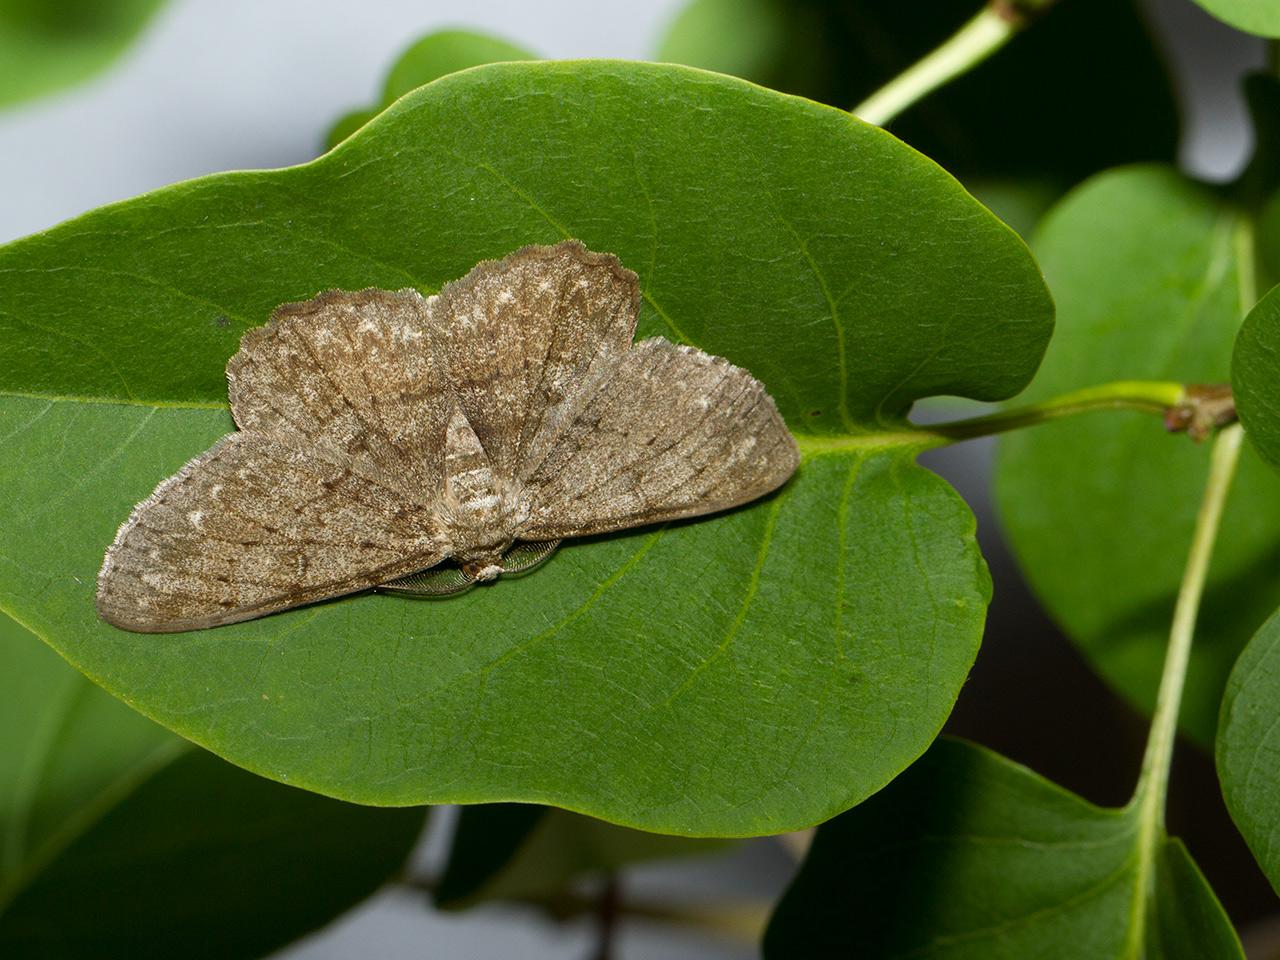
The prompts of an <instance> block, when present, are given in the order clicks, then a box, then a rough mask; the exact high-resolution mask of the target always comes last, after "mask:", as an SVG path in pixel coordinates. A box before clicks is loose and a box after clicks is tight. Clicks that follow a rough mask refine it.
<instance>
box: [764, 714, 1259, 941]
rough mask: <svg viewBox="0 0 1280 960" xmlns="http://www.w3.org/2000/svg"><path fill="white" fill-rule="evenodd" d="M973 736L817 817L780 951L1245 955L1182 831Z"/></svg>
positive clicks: (943, 743)
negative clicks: (1049, 776)
mask: <svg viewBox="0 0 1280 960" xmlns="http://www.w3.org/2000/svg"><path fill="white" fill-rule="evenodd" d="M1140 818H1141V814H1140V813H1139V811H1138V809H1137V808H1132V807H1131V808H1126V809H1123V810H1109V809H1104V808H1101V807H1095V806H1093V805H1092V804H1090V803H1087V802H1085V801H1084V800H1082V799H1081V798H1079V797H1077V796H1076V795H1074V794H1072V793H1068V792H1067V791H1065V790H1063V789H1062V788H1060V787H1058V786H1055V785H1054V784H1052V783H1050V782H1049V781H1047V780H1045V779H1043V778H1042V777H1039V776H1037V775H1036V774H1035V773H1033V772H1031V771H1030V770H1028V769H1026V768H1025V767H1022V766H1019V765H1018V764H1015V763H1012V762H1011V761H1009V760H1006V759H1004V758H1003V757H1000V756H998V755H996V754H994V753H991V752H990V751H988V750H985V749H983V748H981V747H978V746H975V745H973V744H969V743H965V742H962V741H954V740H945V739H944V740H940V741H938V742H937V743H936V744H935V745H934V746H933V747H932V748H931V749H930V751H929V752H928V753H927V754H926V755H925V756H924V758H922V759H921V760H920V762H919V763H917V764H916V765H915V766H913V767H912V768H911V769H910V770H908V771H907V772H906V773H904V774H903V775H902V776H901V777H899V778H898V779H897V780H895V781H894V782H893V783H892V784H891V785H890V786H889V787H887V788H886V789H885V790H884V791H883V792H881V793H880V794H878V795H876V796H875V797H873V798H872V799H871V800H869V801H868V802H867V803H865V804H863V805H862V806H861V807H859V808H857V809H856V810H851V811H849V812H848V813H845V814H843V815H842V816H840V817H838V818H836V819H835V820H833V821H831V822H830V823H827V824H824V825H823V826H821V827H819V828H818V834H817V837H816V838H815V839H814V843H813V846H812V848H811V849H810V852H809V856H808V858H807V859H806V860H805V863H804V865H803V866H802V867H801V870H800V874H799V875H798V876H797V877H796V879H795V881H794V882H793V883H792V885H791V887H790V889H789V890H788V891H787V893H786V894H785V896H784V897H783V899H782V901H781V902H780V903H779V905H778V908H777V911H776V912H775V914H774V916H773V919H772V921H771V922H770V925H769V930H768V933H767V934H766V936H765V956H766V957H767V958H770V960H774V958H783V957H806V958H809V957H812V958H814V960H819V958H828V957H831V958H834V957H849V956H857V957H865V958H867V960H873V958H889V957H894V958H901V957H917V956H919V957H930V958H936V960H969V958H973V960H1022V958H1025V957H1041V958H1045V960H1058V958H1061V960H1075V958H1078V957H1090V958H1116V960H1120V958H1125V960H1131V958H1137V957H1146V958H1147V960H1157V958H1158V960H1242V958H1243V956H1244V954H1243V953H1242V951H1241V949H1240V944H1239V941H1238V940H1237V938H1236V935H1235V933H1234V931H1233V930H1232V928H1231V925H1230V923H1229V922H1228V920H1227V917H1226V914H1225V913H1224V912H1223V910H1222V907H1221V906H1220V905H1219V904H1218V902H1217V899H1216V898H1215V897H1214V895H1213V892H1212V891H1211V890H1210V889H1209V886H1208V884H1207V883H1206V882H1205V880H1204V877H1203V876H1202V875H1201V873H1200V871H1199V869H1198V868H1197V867H1196V865H1195V863H1194V862H1193V861H1192V860H1191V858H1190V857H1189V856H1188V855H1187V852H1186V850H1185V848H1184V847H1183V846H1182V844H1181V843H1180V842H1179V841H1177V840H1176V839H1171V838H1168V837H1165V836H1163V835H1159V834H1158V835H1157V836H1156V838H1155V840H1154V841H1153V844H1154V845H1153V846H1152V847H1151V848H1150V849H1149V850H1148V851H1145V852H1144V848H1143V846H1142V841H1141V839H1140V837H1141V819H1140Z"/></svg>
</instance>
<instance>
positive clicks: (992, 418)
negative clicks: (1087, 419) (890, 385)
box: [796, 380, 1217, 458]
mask: <svg viewBox="0 0 1280 960" xmlns="http://www.w3.org/2000/svg"><path fill="white" fill-rule="evenodd" d="M1198 389H1200V388H1196V387H1188V386H1187V385H1186V384H1182V383H1174V382H1172V381H1166V380H1117V381H1115V382H1113V383H1103V384H1098V385H1097V386H1093V387H1085V388H1084V389H1083V390H1073V391H1072V392H1071V393H1064V394H1062V395H1061V396H1058V397H1053V398H1052V399H1049V400H1042V401H1040V402H1039V403H1032V404H1028V405H1027V406H1025V407H1015V408H1014V409H1011V410H1001V411H999V412H998V413H991V414H987V415H985V416H981V417H971V418H968V419H965V420H953V421H951V422H949V423H931V424H927V425H922V426H917V425H915V424H909V425H907V426H905V427H903V428H902V429H899V430H894V431H879V432H868V433H854V434H841V435H836V436H813V435H803V434H797V435H796V444H797V445H798V446H799V447H800V453H801V455H802V456H804V457H805V458H808V457H814V456H819V455H821V454H825V453H850V452H854V451H864V450H865V451H870V450H879V449H885V448H896V447H914V448H917V449H920V450H926V449H929V448H931V447H943V446H947V445H948V444H952V443H956V442H957V441H960V440H971V439H973V438H975V437H986V436H991V435H992V434H996V433H1005V432H1006V431H1009V430H1018V429H1021V428H1022V427H1032V426H1035V425H1036V424H1039V423H1048V422H1049V421H1051V420H1060V419H1062V418H1063V417H1073V416H1076V415H1077V414H1081V413H1090V412H1092V411H1094V410H1142V411H1145V412H1147V413H1154V414H1157V415H1163V416H1165V417H1166V419H1167V418H1168V417H1169V415H1170V413H1171V412H1173V411H1189V413H1188V422H1190V420H1192V419H1195V418H1198V416H1199V409H1200V406H1201V403H1200V401H1199V400H1197V398H1196V391H1197V390H1198ZM1214 389H1217V388H1214ZM1193 415H1194V416H1193ZM1182 428H1183V427H1182V426H1181V424H1180V425H1179V426H1178V427H1176V429H1182Z"/></svg>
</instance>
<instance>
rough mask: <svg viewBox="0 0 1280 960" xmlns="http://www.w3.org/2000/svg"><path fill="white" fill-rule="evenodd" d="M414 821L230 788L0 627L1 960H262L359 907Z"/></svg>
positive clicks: (162, 734) (219, 770) (232, 784)
mask: <svg viewBox="0 0 1280 960" xmlns="http://www.w3.org/2000/svg"><path fill="white" fill-rule="evenodd" d="M421 828H422V813H421V811H420V810H414V809H405V810H371V809H368V808H365V807H357V806H354V805H351V804H345V803H341V802H339V801H335V800H329V799H326V798H323V797H317V796H314V795H313V794H308V793H305V792H304V791H301V790H295V789H293V788H292V787H282V786H280V785H278V784H275V783H272V782H271V781H269V780H263V779H261V778H259V777H255V776H253V775H252V774H248V773H245V772H244V771H242V770H238V769H236V768H235V767H232V766H230V765H228V764H226V763H224V762H223V761H221V760H218V759H217V758H215V757H212V756H210V755H209V754H208V753H205V752H204V751H198V750H191V749H189V748H188V745H187V744H185V743H184V742H183V741H181V740H180V739H179V738H177V737H175V736H174V735H173V734H171V733H169V732H168V731H166V730H164V729H163V728H161V727H158V726H156V725H155V724H153V723H151V722H150V721H148V720H147V719H146V718H144V717H142V716H140V715H139V714H137V713H135V712H134V711H132V710H130V709H128V708H127V707H125V706H123V705H122V704H121V703H119V702H118V701H117V700H115V699H113V698H112V697H111V696H109V695H108V694H106V693H105V692H104V691H102V690H100V689H98V688H97V687H95V686H94V685H93V684H92V683H90V682H89V681H88V680H86V679H85V678H84V677H83V676H82V675H81V674H79V673H77V672H76V671H75V670H73V669H71V667H69V666H67V665H66V664H65V663H63V662H62V660H60V659H59V658H58V656H57V654H55V653H54V652H53V651H52V650H50V649H48V647H46V646H45V645H44V644H43V643H41V642H40V641H39V639H38V638H36V637H35V636H33V635H32V634H31V633H30V632H28V631H26V630H23V629H22V628H21V627H19V626H18V625H17V624H16V623H14V622H13V620H11V619H9V618H8V617H4V616H0V954H3V956H5V957H6V958H12V960H17V958H20V957H40V958H56V957H84V956H93V957H103V958H107V957H138V956H184V957H191V956H210V957H213V956H216V957H229V958H230V957H256V956H261V955H263V954H265V953H268V952H270V951H271V950H272V949H274V948H276V947H278V946H280V945H281V944H284V943H288V942H289V941H291V940H293V939H295V938H296V937H298V936H300V935H301V934H303V933H306V932H308V931H310V930H314V929H315V928H317V927H319V926H321V925H322V924H324V923H327V922H328V921H329V920H331V919H333V918H334V917H335V916H337V915H338V914H339V913H340V912H342V911H343V910H345V909H347V908H349V907H350V906H352V905H353V904H355V903H357V902H359V901H360V900H362V899H364V898H365V897H366V896H368V895H369V894H370V893H372V892H373V890H374V889H376V888H377V887H378V886H379V885H380V884H381V883H383V881H385V880H386V878H387V877H388V876H390V875H391V874H392V873H393V872H394V871H395V870H396V869H398V868H399V866H400V865H401V864H402V863H403V862H404V860H405V858H406V857H407V856H408V853H409V850H410V848H411V847H412V845H413V843H414V840H415V839H416V837H417V835H418V833H419V832H420V831H421Z"/></svg>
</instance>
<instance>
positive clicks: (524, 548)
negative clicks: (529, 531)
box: [502, 540, 560, 577]
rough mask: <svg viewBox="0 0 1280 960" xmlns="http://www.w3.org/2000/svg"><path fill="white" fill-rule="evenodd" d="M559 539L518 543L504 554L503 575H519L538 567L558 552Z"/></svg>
mask: <svg viewBox="0 0 1280 960" xmlns="http://www.w3.org/2000/svg"><path fill="white" fill-rule="evenodd" d="M558 546H560V541H559V540H543V541H541V542H537V543H517V544H516V545H515V546H513V547H512V548H511V549H510V550H508V551H507V552H506V553H504V554H503V555H502V575H503V576H504V577H510V576H519V575H521V574H525V573H529V572H530V571H533V570H536V569H538V567H540V566H542V565H543V564H544V563H546V562H547V561H548V560H550V559H551V555H552V554H553V553H555V552H556V547H558Z"/></svg>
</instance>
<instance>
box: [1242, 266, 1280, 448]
mask: <svg viewBox="0 0 1280 960" xmlns="http://www.w3.org/2000/svg"><path fill="white" fill-rule="evenodd" d="M1278 376H1280V287H1277V288H1275V289H1273V290H1272V291H1271V292H1270V293H1268V294H1267V295H1266V296H1265V297H1263V298H1262V299H1261V300H1259V301H1258V303H1257V305H1256V306H1255V307H1254V308H1253V309H1252V310H1251V311H1249V316H1248V317H1246V318H1245V321H1244V324H1243V325H1242V326H1241V327H1240V333H1239V335H1238V336H1237V337H1236V343H1235V352H1234V353H1233V354H1232V357H1231V389H1232V393H1233V394H1234V395H1235V401H1236V413H1237V414H1238V415H1239V417H1240V422H1241V423H1243V424H1244V427H1245V434H1246V436H1248V438H1249V441H1250V443H1251V444H1252V445H1253V448H1254V449H1255V450H1256V451H1257V452H1258V453H1259V455H1261V457H1262V459H1263V460H1265V461H1267V463H1269V464H1271V466H1273V467H1277V468H1280V379H1277V377H1278Z"/></svg>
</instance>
